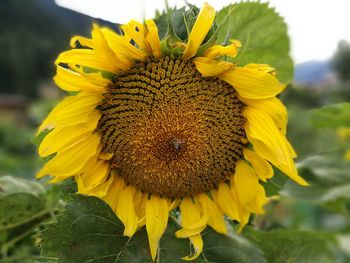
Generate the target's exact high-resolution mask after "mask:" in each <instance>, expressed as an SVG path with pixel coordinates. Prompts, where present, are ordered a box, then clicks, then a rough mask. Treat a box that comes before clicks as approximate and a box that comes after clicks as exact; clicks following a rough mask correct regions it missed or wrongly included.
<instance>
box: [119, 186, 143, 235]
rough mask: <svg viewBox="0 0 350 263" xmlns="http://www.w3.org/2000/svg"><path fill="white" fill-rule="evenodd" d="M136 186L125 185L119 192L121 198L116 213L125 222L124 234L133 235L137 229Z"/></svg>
mask: <svg viewBox="0 0 350 263" xmlns="http://www.w3.org/2000/svg"><path fill="white" fill-rule="evenodd" d="M136 191H137V190H136V188H135V187H134V186H131V185H129V186H127V187H125V188H124V189H123V190H122V191H121V193H120V194H119V199H118V202H117V206H116V213H117V216H118V217H119V219H120V221H122V222H123V224H124V226H125V229H124V236H128V237H132V236H133V235H134V234H135V232H136V230H137V223H138V221H139V219H138V218H137V215H136V211H135V207H134V196H135V193H136Z"/></svg>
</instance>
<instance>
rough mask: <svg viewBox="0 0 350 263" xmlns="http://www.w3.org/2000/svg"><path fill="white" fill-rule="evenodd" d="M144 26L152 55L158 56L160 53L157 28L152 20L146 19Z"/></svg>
mask: <svg viewBox="0 0 350 263" xmlns="http://www.w3.org/2000/svg"><path fill="white" fill-rule="evenodd" d="M146 26H147V30H148V33H147V36H146V40H147V42H148V44H149V46H150V47H151V50H152V54H153V57H155V58H159V57H160V56H161V54H162V52H161V49H160V40H159V36H158V28H157V25H156V24H155V23H154V21H153V20H146Z"/></svg>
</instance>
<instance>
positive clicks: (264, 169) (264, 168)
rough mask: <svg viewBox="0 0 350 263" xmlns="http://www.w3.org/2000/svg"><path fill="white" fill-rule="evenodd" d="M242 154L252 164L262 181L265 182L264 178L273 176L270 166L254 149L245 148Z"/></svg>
mask: <svg viewBox="0 0 350 263" xmlns="http://www.w3.org/2000/svg"><path fill="white" fill-rule="evenodd" d="M243 154H244V158H245V159H246V160H248V161H249V162H250V163H251V164H252V166H253V167H254V169H255V171H256V173H257V174H258V176H259V178H260V179H261V180H262V181H264V182H266V179H268V178H271V177H272V176H273V169H272V166H271V164H269V163H268V162H267V161H266V160H265V159H263V158H261V157H260V156H259V155H257V154H256V153H255V152H254V151H251V150H249V149H247V148H246V149H244V150H243Z"/></svg>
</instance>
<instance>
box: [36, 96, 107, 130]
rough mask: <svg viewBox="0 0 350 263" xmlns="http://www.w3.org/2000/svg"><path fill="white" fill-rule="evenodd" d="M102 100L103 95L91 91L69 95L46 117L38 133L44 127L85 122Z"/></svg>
mask: <svg viewBox="0 0 350 263" xmlns="http://www.w3.org/2000/svg"><path fill="white" fill-rule="evenodd" d="M101 101H102V95H99V94H96V93H91V92H80V93H79V94H78V95H76V96H68V97H66V98H65V99H64V100H63V101H61V102H60V103H59V104H58V105H57V106H56V107H55V108H54V109H53V110H52V111H51V112H50V114H49V115H48V116H47V117H46V119H45V120H44V121H43V122H42V124H41V125H40V127H39V129H38V134H39V133H40V132H42V131H43V130H44V129H51V128H53V127H67V126H73V125H77V124H81V123H85V122H86V121H87V120H88V119H89V118H91V114H93V113H94V112H95V108H96V106H97V105H98V104H99V103H100V102H101Z"/></svg>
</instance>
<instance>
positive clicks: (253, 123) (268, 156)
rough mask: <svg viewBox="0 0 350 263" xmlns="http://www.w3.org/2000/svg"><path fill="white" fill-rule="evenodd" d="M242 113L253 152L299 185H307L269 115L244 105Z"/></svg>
mask: <svg viewBox="0 0 350 263" xmlns="http://www.w3.org/2000/svg"><path fill="white" fill-rule="evenodd" d="M243 115H244V116H245V117H246V118H247V120H248V121H247V123H246V124H245V131H246V134H247V137H248V140H249V141H250V142H251V143H252V144H253V146H254V150H255V152H256V153H257V154H258V155H260V156H261V157H262V158H264V159H265V160H268V161H269V162H271V163H272V164H274V165H275V166H276V167H277V168H279V169H280V170H281V171H283V172H284V173H286V174H287V175H288V176H290V177H291V178H292V179H293V180H295V181H296V182H297V183H299V184H301V185H307V183H306V182H305V180H304V179H302V178H301V177H300V176H299V175H298V174H297V171H296V167H295V164H294V161H293V159H292V158H293V157H292V154H291V149H290V146H289V145H288V144H287V143H286V142H287V140H286V138H285V137H284V136H283V135H282V134H281V133H280V131H279V130H278V128H277V127H276V125H275V123H274V122H273V121H272V119H271V118H270V116H269V115H267V114H266V113H264V112H262V111H259V110H257V109H255V108H253V107H246V108H245V109H244V111H243Z"/></svg>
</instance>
